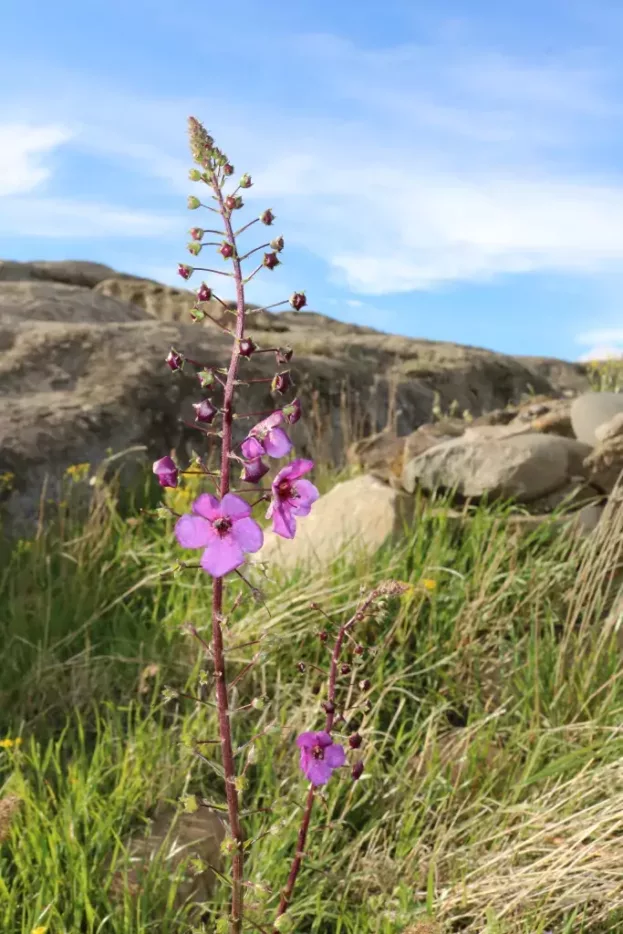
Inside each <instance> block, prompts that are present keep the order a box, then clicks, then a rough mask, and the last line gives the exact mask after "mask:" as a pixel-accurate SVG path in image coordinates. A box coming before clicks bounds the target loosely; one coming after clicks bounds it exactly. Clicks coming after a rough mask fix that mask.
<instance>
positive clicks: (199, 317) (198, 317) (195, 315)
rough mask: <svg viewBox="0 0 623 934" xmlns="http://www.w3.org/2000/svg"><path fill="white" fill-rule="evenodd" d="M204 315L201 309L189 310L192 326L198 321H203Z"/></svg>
mask: <svg viewBox="0 0 623 934" xmlns="http://www.w3.org/2000/svg"><path fill="white" fill-rule="evenodd" d="M205 316H206V313H205V311H202V310H201V308H191V309H190V317H191V318H192V319H193V324H196V323H197V322H198V321H203V319H204V318H205Z"/></svg>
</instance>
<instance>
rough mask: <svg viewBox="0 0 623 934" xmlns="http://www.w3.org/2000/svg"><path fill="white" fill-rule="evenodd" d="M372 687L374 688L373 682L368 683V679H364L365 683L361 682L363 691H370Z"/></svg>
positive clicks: (360, 686)
mask: <svg viewBox="0 0 623 934" xmlns="http://www.w3.org/2000/svg"><path fill="white" fill-rule="evenodd" d="M371 687H372V682H371V681H368V679H367V678H364V679H363V681H360V682H359V688H360V690H362V691H369V690H370V688H371Z"/></svg>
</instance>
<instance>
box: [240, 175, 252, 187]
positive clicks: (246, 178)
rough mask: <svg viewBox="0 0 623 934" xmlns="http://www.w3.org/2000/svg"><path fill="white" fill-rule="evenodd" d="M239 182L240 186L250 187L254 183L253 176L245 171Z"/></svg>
mask: <svg viewBox="0 0 623 934" xmlns="http://www.w3.org/2000/svg"><path fill="white" fill-rule="evenodd" d="M238 184H239V186H240V188H250V187H251V185H252V184H253V182H252V181H251V176H250V175H247V173H246V172H245V174H244V175H243V176H242V178H241V179H240V181H239V182H238Z"/></svg>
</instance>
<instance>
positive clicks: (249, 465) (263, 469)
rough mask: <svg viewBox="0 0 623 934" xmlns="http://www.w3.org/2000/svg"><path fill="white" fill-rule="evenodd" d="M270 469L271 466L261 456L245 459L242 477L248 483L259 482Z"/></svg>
mask: <svg viewBox="0 0 623 934" xmlns="http://www.w3.org/2000/svg"><path fill="white" fill-rule="evenodd" d="M269 470H270V468H269V467H268V465H267V464H265V463H264V461H263V460H262V458H261V457H255V458H253V460H250V461H245V465H244V469H243V471H242V473H241V475H240V479H241V480H244V481H245V482H246V483H259V482H260V480H261V479H262V477H263V476H264V475H265V474H267V473H268V471H269Z"/></svg>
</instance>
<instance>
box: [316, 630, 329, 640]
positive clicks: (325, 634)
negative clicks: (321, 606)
mask: <svg viewBox="0 0 623 934" xmlns="http://www.w3.org/2000/svg"><path fill="white" fill-rule="evenodd" d="M318 638H319V639H320V641H321V642H326V641H327V639H328V638H329V633H328V632H326V630H324V629H323V630H322V632H319V633H318Z"/></svg>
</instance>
